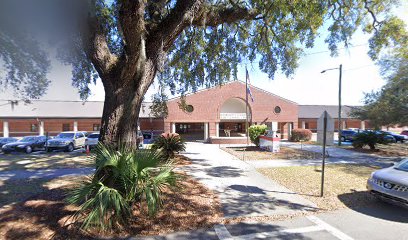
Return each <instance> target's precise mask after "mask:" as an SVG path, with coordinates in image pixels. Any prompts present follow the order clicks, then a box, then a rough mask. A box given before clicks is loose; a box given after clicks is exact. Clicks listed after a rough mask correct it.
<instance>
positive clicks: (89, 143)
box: [85, 132, 99, 149]
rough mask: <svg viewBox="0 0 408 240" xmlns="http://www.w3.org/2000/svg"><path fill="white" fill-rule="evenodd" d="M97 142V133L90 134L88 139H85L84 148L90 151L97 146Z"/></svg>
mask: <svg viewBox="0 0 408 240" xmlns="http://www.w3.org/2000/svg"><path fill="white" fill-rule="evenodd" d="M98 142H99V133H98V132H97V133H91V134H89V135H88V137H87V138H86V139H85V148H88V147H89V149H92V148H94V147H96V145H98Z"/></svg>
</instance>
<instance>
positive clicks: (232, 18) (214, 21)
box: [192, 6, 263, 27]
mask: <svg viewBox="0 0 408 240" xmlns="http://www.w3.org/2000/svg"><path fill="white" fill-rule="evenodd" d="M262 18H263V16H261V15H260V14H259V12H257V11H255V10H253V9H248V8H243V7H237V6H235V7H216V6H203V7H202V8H201V10H200V12H199V14H198V15H197V16H195V18H194V20H193V22H192V24H193V25H195V26H210V27H216V26H218V25H220V24H223V23H233V22H237V21H240V20H259V19H262Z"/></svg>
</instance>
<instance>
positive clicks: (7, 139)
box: [0, 137, 18, 150]
mask: <svg viewBox="0 0 408 240" xmlns="http://www.w3.org/2000/svg"><path fill="white" fill-rule="evenodd" d="M17 141H18V139H17V138H12V137H2V138H0V150H1V147H3V145H4V144H7V143H12V142H17Z"/></svg>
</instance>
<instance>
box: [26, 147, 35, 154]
mask: <svg viewBox="0 0 408 240" xmlns="http://www.w3.org/2000/svg"><path fill="white" fill-rule="evenodd" d="M32 152H33V149H32V148H31V147H30V146H27V147H26V148H25V153H27V154H30V153H32Z"/></svg>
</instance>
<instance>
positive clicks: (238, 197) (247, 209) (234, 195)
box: [222, 185, 318, 217]
mask: <svg viewBox="0 0 408 240" xmlns="http://www.w3.org/2000/svg"><path fill="white" fill-rule="evenodd" d="M279 209H280V210H283V211H287V210H301V211H311V212H315V211H317V210H318V209H317V208H314V207H311V206H308V205H303V204H299V203H294V202H290V201H287V200H284V199H278V198H276V197H273V196H270V195H268V194H267V191H266V190H264V189H261V188H258V187H256V186H246V185H231V186H229V187H228V188H226V189H225V192H224V193H223V194H222V210H223V212H224V214H225V216H228V217H236V216H247V215H253V216H262V215H268V214H269V213H271V211H275V210H279Z"/></svg>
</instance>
